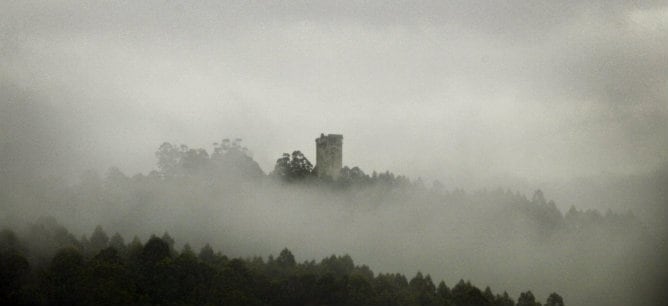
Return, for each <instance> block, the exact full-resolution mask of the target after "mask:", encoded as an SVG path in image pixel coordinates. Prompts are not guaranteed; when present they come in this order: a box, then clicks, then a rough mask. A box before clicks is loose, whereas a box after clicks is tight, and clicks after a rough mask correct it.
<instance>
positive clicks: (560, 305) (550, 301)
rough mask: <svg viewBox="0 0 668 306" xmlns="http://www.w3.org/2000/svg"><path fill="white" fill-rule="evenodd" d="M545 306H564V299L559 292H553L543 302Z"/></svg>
mask: <svg viewBox="0 0 668 306" xmlns="http://www.w3.org/2000/svg"><path fill="white" fill-rule="evenodd" d="M545 306H564V299H563V298H562V297H561V296H560V295H559V294H557V293H556V292H553V293H552V294H550V296H549V297H548V298H547V302H545Z"/></svg>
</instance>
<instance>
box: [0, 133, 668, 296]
mask: <svg viewBox="0 0 668 306" xmlns="http://www.w3.org/2000/svg"><path fill="white" fill-rule="evenodd" d="M155 154H156V159H157V168H156V169H155V170H154V171H151V172H150V173H148V174H142V173H138V174H135V175H133V176H127V175H126V174H124V173H123V172H121V171H120V170H119V169H117V168H113V167H112V168H110V169H109V170H108V171H107V172H106V173H104V174H103V175H99V174H98V173H96V172H95V171H87V172H85V173H83V174H82V175H81V178H80V181H79V182H78V183H75V184H69V183H67V182H65V181H63V180H62V179H59V178H58V177H33V178H30V179H27V180H25V181H24V182H25V183H22V184H13V185H11V184H10V185H3V186H1V187H0V199H1V200H2V205H3V209H2V212H1V215H0V221H2V225H3V227H5V228H6V229H5V230H4V231H3V232H2V239H3V240H2V248H3V249H2V256H3V264H5V265H6V266H5V267H3V273H8V274H7V275H8V276H7V278H6V279H7V280H8V281H7V282H6V283H5V284H4V285H3V290H4V291H3V294H4V296H3V298H6V299H13V300H14V301H24V302H26V303H28V302H30V303H32V302H39V303H42V302H45V301H56V302H54V303H57V304H58V303H60V304H71V303H74V302H83V303H84V304H85V303H87V302H86V301H94V300H97V299H100V298H102V297H105V298H106V297H107V295H110V296H111V297H109V301H116V302H119V303H125V302H128V301H133V302H137V303H145V304H161V303H166V301H169V302H170V303H174V304H178V303H182V304H206V303H207V301H208V302H212V303H218V302H220V303H225V304H233V303H241V304H277V305H279V304H281V305H291V304H292V305H294V304H332V305H335V304H340V305H344V304H364V305H373V304H378V305H388V303H389V301H394V302H396V303H397V305H411V304H416V305H513V304H516V305H537V301H538V300H541V299H542V298H545V300H544V301H545V305H561V304H563V300H566V301H567V302H568V304H571V305H585V304H595V305H601V304H608V305H629V304H638V303H640V304H646V305H650V304H654V303H655V302H656V301H657V300H658V299H659V298H660V292H661V291H660V289H661V285H660V284H662V282H661V281H663V280H665V277H666V274H665V269H663V268H662V266H661V264H660V263H661V257H662V256H663V255H664V254H666V252H665V249H664V248H662V247H660V245H661V241H663V240H661V239H665V237H662V236H657V235H656V234H655V233H654V232H652V231H651V230H648V229H647V228H646V226H645V225H644V224H643V222H642V220H640V219H638V218H637V217H636V216H635V215H634V214H633V213H632V212H630V211H623V212H615V211H606V212H604V213H601V212H599V211H597V210H591V209H588V210H581V209H578V208H576V207H574V206H572V207H571V208H570V209H569V210H567V211H561V210H560V209H558V208H557V205H556V203H554V202H553V201H551V200H548V198H547V197H546V195H545V194H544V193H543V192H542V191H541V190H537V191H535V192H534V193H533V194H532V195H531V196H530V197H527V196H526V195H524V194H521V193H519V192H516V191H511V190H507V189H501V188H498V189H490V190H478V191H473V192H471V191H465V190H461V189H457V188H454V189H453V188H449V187H448V186H444V185H443V184H441V183H439V182H438V181H435V182H433V183H432V184H425V183H424V182H423V181H422V180H421V179H415V180H411V179H409V178H408V177H405V176H402V175H395V174H393V173H391V172H389V171H385V172H380V173H378V172H376V171H372V172H371V173H370V174H367V173H365V171H363V170H362V169H361V168H359V167H348V166H346V167H344V168H343V169H342V171H341V176H340V177H339V178H338V179H336V180H334V179H331V178H328V177H318V176H316V175H314V174H313V165H312V164H311V162H310V161H309V160H308V158H307V157H306V156H304V154H302V153H301V152H300V151H297V150H296V151H293V152H292V153H291V154H288V153H285V154H282V155H280V156H279V157H278V158H277V160H276V164H275V167H274V169H273V170H272V171H271V172H270V173H268V174H265V173H264V172H263V171H262V169H261V168H260V167H259V166H258V164H257V163H256V162H255V161H254V160H253V158H252V157H251V155H250V153H249V151H248V149H246V148H245V147H243V145H242V144H241V140H240V139H235V140H232V141H230V140H223V141H221V142H220V143H216V144H215V145H214V150H213V152H211V153H209V152H207V151H206V150H205V149H194V148H190V147H188V146H186V145H174V144H170V143H164V144H162V145H161V146H160V147H159V148H158V150H157V152H156V153H155ZM4 179H5V180H7V179H8V178H4ZM44 216H49V217H48V218H43V217H44ZM61 224H62V225H61ZM103 228H104V229H107V230H109V232H113V233H114V234H113V235H111V236H110V235H109V234H107V232H105V231H104V230H103ZM91 229H94V230H93V232H92V234H90V236H88V235H86V233H89V232H90V231H91ZM70 231H71V232H70ZM156 231H165V234H164V235H163V236H162V237H161V238H157V237H154V236H152V234H153V233H155V232H156ZM167 232H168V233H170V234H167ZM171 235H174V236H173V237H174V238H172V236H171ZM76 237H79V238H76ZM127 237H134V238H133V239H132V240H131V242H129V243H128V242H126V241H127V240H126V238H127ZM140 237H144V238H143V239H142V238H140ZM175 241H178V243H177V242H175ZM180 243H183V244H180ZM198 249H199V250H201V251H200V252H199V253H198V255H195V253H196V252H195V251H193V250H198ZM281 249H283V251H282V252H281V254H279V255H278V256H277V257H276V258H274V257H272V256H271V255H270V254H272V253H274V252H276V250H281ZM131 250H134V251H131ZM214 250H220V252H217V251H214ZM288 250H289V251H288ZM293 251H294V252H295V254H296V256H297V257H295V256H293V255H292V252H293ZM223 254H225V255H223ZM331 254H350V255H349V256H348V255H345V256H342V257H340V256H334V257H331ZM317 258H324V259H323V260H321V261H320V262H319V263H316V262H314V261H313V260H315V259H317ZM352 258H355V260H356V262H358V263H361V264H362V265H361V266H357V265H355V264H353V261H352ZM372 270H373V271H375V272H376V273H378V274H375V273H373V272H371V271H372ZM416 271H421V272H420V273H418V274H415V273H416ZM388 273H391V274H388ZM392 273H393V274H392ZM422 273H425V274H422ZM404 275H409V276H410V275H415V276H414V277H412V278H410V280H409V279H408V278H407V277H406V276H404ZM432 277H433V278H432ZM460 279H466V280H469V279H470V280H471V282H468V281H459V282H457V280H460ZM127 280H132V281H127ZM176 280H186V281H185V282H178V281H176ZM435 280H444V281H445V282H444V283H442V285H441V283H440V282H439V284H438V285H437V284H436V282H437V281H435ZM471 283H475V284H480V286H485V287H487V289H485V290H480V289H479V288H478V287H476V286H474V285H471ZM107 285H108V286H107ZM59 286H70V287H67V288H78V289H76V290H78V291H74V292H72V293H71V295H70V291H68V290H69V289H67V290H65V289H63V287H59ZM89 286H93V287H89ZM489 287H491V288H496V290H505V291H507V292H508V293H503V294H501V293H499V292H497V293H493V292H492V291H491V289H489ZM104 288H109V290H110V291H106V290H105V289H104ZM35 292H38V293H39V294H37V293H35ZM66 292H67V293H66ZM554 292H558V293H559V294H556V293H555V294H552V293H554ZM205 293H210V295H209V294H205ZM562 295H563V298H562ZM165 299H166V300H165ZM213 301H217V302H213ZM221 301H222V302H221ZM639 301H641V302H639ZM112 304H113V303H112Z"/></svg>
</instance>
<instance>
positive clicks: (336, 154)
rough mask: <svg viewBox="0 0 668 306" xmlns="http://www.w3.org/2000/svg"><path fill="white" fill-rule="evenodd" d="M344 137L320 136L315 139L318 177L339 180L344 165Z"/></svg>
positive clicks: (335, 135)
mask: <svg viewBox="0 0 668 306" xmlns="http://www.w3.org/2000/svg"><path fill="white" fill-rule="evenodd" d="M342 149H343V135H338V134H327V136H325V134H320V137H319V138H316V139H315V169H316V171H317V173H318V176H320V177H322V176H329V177H331V178H338V177H339V173H340V172H341V166H342V164H343V151H342Z"/></svg>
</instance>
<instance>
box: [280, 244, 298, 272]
mask: <svg viewBox="0 0 668 306" xmlns="http://www.w3.org/2000/svg"><path fill="white" fill-rule="evenodd" d="M276 264H277V265H278V266H280V267H283V268H293V267H294V266H295V265H296V264H297V263H296V262H295V256H294V255H292V252H290V250H288V249H287V248H285V249H283V250H282V251H281V254H279V255H278V257H277V258H276Z"/></svg>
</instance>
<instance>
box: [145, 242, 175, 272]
mask: <svg viewBox="0 0 668 306" xmlns="http://www.w3.org/2000/svg"><path fill="white" fill-rule="evenodd" d="M170 255H171V252H170V249H169V244H168V243H167V242H165V241H164V240H162V239H160V238H158V237H155V236H153V237H151V239H149V240H148V242H146V245H144V249H143V250H142V252H141V254H140V260H141V263H142V265H145V266H153V265H155V264H157V263H158V262H159V261H160V260H162V259H165V258H169V257H170Z"/></svg>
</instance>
